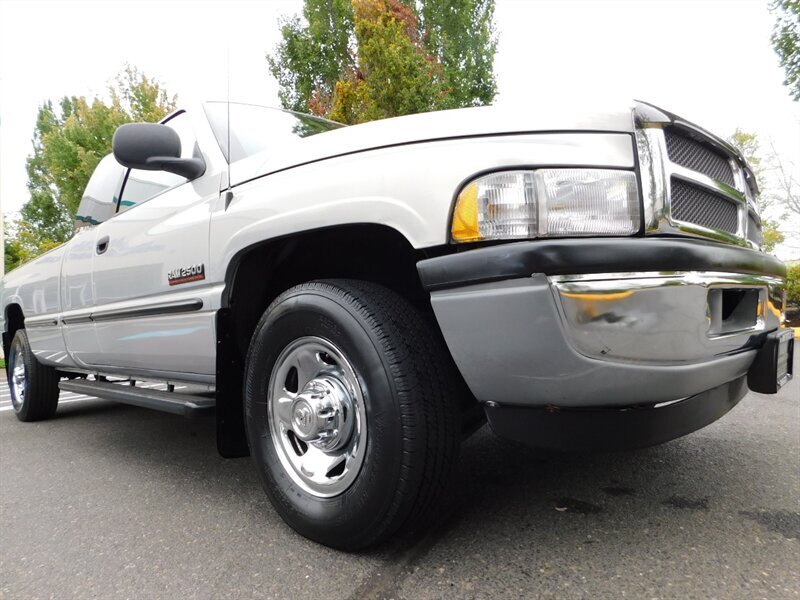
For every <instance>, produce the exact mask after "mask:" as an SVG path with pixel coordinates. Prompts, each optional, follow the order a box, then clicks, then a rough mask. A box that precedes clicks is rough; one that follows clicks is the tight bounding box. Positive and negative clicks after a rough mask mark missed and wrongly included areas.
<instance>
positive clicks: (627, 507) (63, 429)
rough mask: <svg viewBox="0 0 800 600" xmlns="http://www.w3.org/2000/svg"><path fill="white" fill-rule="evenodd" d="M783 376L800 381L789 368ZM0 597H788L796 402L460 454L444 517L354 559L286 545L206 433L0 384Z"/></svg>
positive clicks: (794, 580)
mask: <svg viewBox="0 0 800 600" xmlns="http://www.w3.org/2000/svg"><path fill="white" fill-rule="evenodd" d="M795 372H796V373H797V372H798V365H797V362H796V364H795ZM0 383H1V384H2V385H1V386H0V598H3V599H9V600H11V599H13V600H16V599H18V598H50V597H53V598H62V599H63V598H144V599H161V598H178V597H180V598H250V597H256V598H320V597H322V598H373V597H375V598H440V597H445V598H464V597H476V598H498V597H523V596H524V597H558V598H598V597H605V598H625V597H630V598H711V597H716V598H797V597H800V391H799V389H800V386H799V385H798V381H797V379H795V380H794V381H793V382H791V384H789V385H788V386H786V387H785V388H784V389H783V390H782V391H781V393H780V394H779V395H778V396H761V395H758V394H752V393H751V394H749V395H748V397H746V398H745V399H744V400H743V401H742V402H741V403H740V404H739V405H738V406H737V407H736V408H734V409H733V411H732V412H731V413H729V414H728V415H727V416H726V417H723V419H722V420H721V421H718V422H717V423H715V424H713V425H711V426H710V427H708V428H706V429H704V430H702V431H700V432H697V433H695V434H692V435H690V436H688V437H686V438H683V439H680V440H677V441H674V442H671V443H668V444H665V445H662V446H659V447H655V448H650V449H646V450H640V451H636V452H621V453H612V454H594V455H558V454H547V453H543V452H541V451H536V450H532V449H529V448H526V447H523V446H520V445H517V444H512V443H508V442H505V441H503V440H500V439H498V438H496V437H495V436H494V435H493V434H492V433H491V431H489V430H488V428H486V427H484V428H483V429H482V430H480V431H479V432H478V433H477V434H475V435H474V436H473V437H471V438H470V439H469V440H467V441H466V442H465V444H464V445H463V448H462V455H461V461H460V466H459V472H458V476H457V478H456V481H455V482H454V484H453V485H452V487H451V489H450V491H449V494H448V497H449V502H450V505H451V510H450V512H449V515H450V516H449V518H448V519H447V520H446V521H444V522H442V523H440V524H439V526H438V528H436V529H435V530H433V531H431V532H429V533H427V534H425V535H414V536H408V537H406V538H403V539H400V540H396V541H393V542H391V543H389V544H387V545H385V546H382V547H380V548H376V549H373V550H371V551H367V552H362V553H358V554H346V553H341V552H337V551H334V550H331V549H328V548H325V547H323V546H319V545H317V544H314V543H312V542H309V541H307V540H305V539H303V538H301V537H300V536H298V535H296V534H295V533H294V532H292V531H291V530H290V529H289V528H288V527H286V526H285V525H284V524H283V522H282V521H281V520H280V518H279V517H278V515H277V514H276V513H275V512H274V511H273V510H272V508H271V506H270V504H269V502H268V501H267V498H266V496H265V495H264V493H263V492H262V490H261V487H260V485H259V482H258V480H257V477H256V474H255V471H254V470H253V468H252V467H251V465H250V460H249V459H247V458H243V459H235V460H226V459H223V458H221V457H219V456H218V454H217V451H216V445H215V434H214V420H213V418H211V419H200V420H186V419H183V418H181V417H175V416H171V415H167V414H163V413H158V412H151V411H148V410H145V409H139V408H134V407H129V406H123V405H118V404H114V403H112V402H106V401H101V400H96V399H86V398H82V397H78V396H74V395H70V396H66V397H65V401H64V402H63V403H62V404H61V406H60V407H59V412H58V415H57V417H56V418H55V419H54V420H52V421H45V422H40V423H19V422H17V420H16V418H15V417H14V415H13V411H11V410H10V405H9V401H8V391H7V390H8V388H7V386H6V385H5V381H1V382H0Z"/></svg>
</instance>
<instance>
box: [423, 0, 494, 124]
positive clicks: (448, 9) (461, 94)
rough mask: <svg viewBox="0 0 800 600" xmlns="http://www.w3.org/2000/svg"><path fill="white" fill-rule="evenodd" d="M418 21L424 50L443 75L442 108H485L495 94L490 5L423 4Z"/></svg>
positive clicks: (471, 0)
mask: <svg viewBox="0 0 800 600" xmlns="http://www.w3.org/2000/svg"><path fill="white" fill-rule="evenodd" d="M420 17H421V31H422V34H423V39H424V42H425V47H426V48H427V50H428V52H430V54H431V55H432V56H433V57H434V58H436V60H438V61H439V63H440V64H441V65H442V69H443V71H444V85H445V87H446V88H447V91H448V93H447V94H446V96H445V98H444V101H443V103H442V104H443V106H444V107H445V108H457V107H463V106H482V105H484V104H489V103H490V102H491V101H492V99H493V98H494V96H495V94H496V93H497V84H496V82H495V78H494V55H495V51H496V50H497V40H496V38H495V35H494V25H493V17H494V2H493V1H487V0H425V1H424V2H423V3H422V10H421V14H420Z"/></svg>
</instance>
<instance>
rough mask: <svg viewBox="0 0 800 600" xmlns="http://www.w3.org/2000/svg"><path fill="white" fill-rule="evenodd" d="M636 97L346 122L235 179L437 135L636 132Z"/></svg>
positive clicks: (234, 172)
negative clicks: (613, 101)
mask: <svg viewBox="0 0 800 600" xmlns="http://www.w3.org/2000/svg"><path fill="white" fill-rule="evenodd" d="M634 106H635V103H634V102H633V101H631V102H630V103H628V104H627V105H626V103H624V102H620V103H617V104H615V105H614V106H613V107H609V108H605V107H598V105H597V103H596V102H592V103H589V102H586V103H584V104H583V105H579V104H570V103H564V102H560V103H558V104H548V105H544V104H542V103H537V105H536V106H535V107H534V106H530V105H527V106H524V107H512V106H508V107H505V106H486V107H479V108H462V109H455V110H443V111H437V112H430V113H420V114H416V115H408V116H404V117H395V118H391V119H383V120H380V121H372V122H370V123H364V124H362V125H352V126H350V127H342V128H341V129H337V130H334V131H329V132H326V133H320V134H317V135H314V136H310V137H307V138H304V139H302V140H300V141H299V142H298V143H297V144H296V145H295V146H294V147H292V148H289V149H287V150H286V151H285V152H281V153H275V152H270V151H266V152H262V153H259V154H256V155H254V156H251V157H248V158H246V159H244V160H241V161H238V162H236V163H235V164H233V165H231V184H232V185H236V184H239V183H243V182H246V181H250V180H252V179H255V178H257V177H261V176H263V175H268V174H270V173H274V172H277V171H283V170H285V169H290V168H293V167H297V166H300V165H303V164H306V163H311V162H316V161H319V160H324V159H328V158H334V157H336V156H342V155H346V154H353V153H357V152H364V151H367V150H373V149H377V148H387V147H393V146H404V145H408V144H417V143H422V142H429V141H435V140H444V139H453V138H466V137H476V136H489V135H508V134H517V133H540V132H557V131H603V132H622V133H630V132H632V131H633V118H632V113H631V111H632V109H633V107H634Z"/></svg>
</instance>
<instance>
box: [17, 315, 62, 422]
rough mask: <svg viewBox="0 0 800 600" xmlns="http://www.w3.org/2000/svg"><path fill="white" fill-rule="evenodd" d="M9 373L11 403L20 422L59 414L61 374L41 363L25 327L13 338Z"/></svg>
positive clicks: (39, 419) (38, 419)
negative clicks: (57, 410)
mask: <svg viewBox="0 0 800 600" xmlns="http://www.w3.org/2000/svg"><path fill="white" fill-rule="evenodd" d="M6 373H7V375H8V388H9V391H10V392H11V405H12V406H13V407H14V413H15V414H16V415H17V418H18V419H19V420H20V421H41V420H44V419H49V418H51V417H52V416H53V415H55V414H56V408H58V393H59V390H58V380H59V377H58V374H57V373H56V370H55V369H53V368H52V367H48V366H46V365H43V364H41V363H39V361H38V360H37V359H36V356H35V355H34V354H33V352H32V351H31V347H30V344H29V343H28V334H27V333H26V332H25V330H24V329H19V330H17V332H16V334H15V335H14V339H13V340H12V341H11V348H10V349H9V353H8V364H7V371H6Z"/></svg>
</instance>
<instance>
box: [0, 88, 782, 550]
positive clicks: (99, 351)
mask: <svg viewBox="0 0 800 600" xmlns="http://www.w3.org/2000/svg"><path fill="white" fill-rule="evenodd" d="M229 108H230V110H228V109H229ZM113 150H114V152H113V155H110V156H108V157H106V158H104V159H103V160H102V161H101V162H100V164H99V165H98V167H97V169H96V171H95V173H94V175H93V176H92V178H91V180H90V182H89V184H88V186H87V189H86V192H85V195H84V197H83V201H82V203H81V205H80V209H79V211H78V215H77V217H76V233H75V236H74V237H73V239H72V240H70V241H69V242H67V243H66V244H64V245H63V246H61V247H59V248H56V249H55V250H53V251H51V252H49V253H47V254H45V255H43V256H41V257H39V258H37V259H36V260H34V261H32V262H30V263H28V264H26V265H24V266H23V267H21V268H19V269H17V270H15V271H13V272H11V273H9V274H8V275H7V276H6V277H5V279H4V280H3V285H2V311H1V314H2V319H3V321H2V331H3V346H4V350H5V353H6V356H7V357H8V361H7V363H8V378H9V384H10V388H11V394H12V400H13V405H14V410H15V412H16V415H17V417H18V418H19V419H20V420H21V421H34V420H38V419H45V418H49V417H52V416H53V415H54V414H55V413H56V407H57V404H58V395H59V389H64V390H71V391H76V392H82V393H86V394H90V395H93V396H98V397H101V398H108V399H111V400H117V401H120V402H127V403H131V404H136V405H139V406H147V407H151V408H157V409H161V410H166V411H170V412H173V413H178V414H185V415H195V414H199V413H203V412H211V411H213V412H214V413H215V415H216V420H217V442H218V447H219V450H220V452H221V453H222V454H223V455H224V456H243V455H246V454H248V453H249V454H250V455H251V456H252V459H253V463H254V465H255V467H256V469H257V470H258V473H259V475H260V477H261V480H262V482H263V486H264V489H265V491H266V493H267V494H268V495H269V497H270V499H271V501H272V503H273V505H274V506H275V509H276V510H277V511H278V512H279V513H280V514H281V516H282V517H283V518H284V519H285V520H286V521H287V523H289V525H291V526H292V527H293V528H294V529H296V530H297V531H298V532H300V533H301V534H303V535H305V536H307V537H309V538H312V539H314V540H317V541H319V542H321V543H324V544H328V545H330V546H335V547H339V548H346V549H354V548H360V547H364V546H366V545H369V544H372V543H374V542H376V541H378V540H381V539H385V538H386V537H388V536H390V535H391V534H393V533H394V532H396V531H398V529H399V528H400V527H401V526H405V525H409V526H410V525H411V524H413V523H420V522H421V521H420V518H421V517H422V516H424V515H425V514H426V513H427V512H429V510H430V509H431V507H433V506H435V505H437V503H439V502H441V501H442V498H441V496H442V494H441V492H442V490H443V488H444V486H445V485H446V482H447V480H448V476H449V474H450V473H451V471H452V469H453V465H454V462H455V460H456V456H457V453H458V448H459V444H460V441H461V439H462V437H463V436H465V435H467V434H468V433H469V432H470V431H471V430H474V428H475V427H476V426H477V425H479V424H481V423H482V422H483V419H484V418H487V419H488V421H489V424H490V425H491V427H492V429H493V430H494V431H495V432H497V433H498V434H499V435H501V436H505V437H508V438H511V439H514V440H519V441H523V442H527V443H530V444H533V445H538V446H543V447H550V448H562V449H574V448H578V449H591V448H626V447H639V446H646V445H649V444H656V443H660V442H664V441H666V440H670V439H673V438H675V437H678V436H682V435H685V434H688V433H690V432H692V431H694V430H696V429H698V428H700V427H703V426H705V425H707V424H709V423H711V422H713V421H714V420H716V419H717V418H719V417H721V416H722V415H724V414H725V413H726V412H727V411H729V410H730V409H731V408H732V407H733V406H735V405H736V403H737V402H738V401H739V400H740V399H741V398H742V397H743V396H744V394H745V393H746V392H747V390H748V387H749V388H750V389H752V390H756V391H759V392H765V393H770V392H775V391H776V390H777V388H778V387H779V386H780V385H782V384H783V383H784V382H785V381H786V380H788V378H789V377H791V368H792V361H791V354H792V351H793V339H792V336H791V331H790V330H787V329H784V328H782V327H781V324H782V319H783V310H784V285H785V276H786V271H785V267H784V265H783V264H781V263H780V262H779V261H778V260H776V259H775V258H773V257H771V256H769V255H767V254H765V253H763V252H762V251H761V249H760V246H761V225H760V217H759V214H758V210H757V205H756V195H757V193H758V190H757V187H756V182H755V179H754V176H753V173H752V171H751V170H750V168H749V167H748V166H747V164H746V163H745V161H744V160H743V158H742V156H741V155H740V154H739V152H737V151H736V150H735V149H734V148H732V147H731V146H729V145H728V144H727V143H725V142H724V141H723V140H721V139H719V138H718V137H716V136H714V135H712V134H710V133H708V132H707V131H705V130H703V129H701V128H700V127H697V126H696V125H694V124H692V123H689V122H687V121H685V120H683V119H681V118H679V117H677V116H675V115H672V114H670V113H668V112H666V111H663V110H661V109H658V108H656V107H654V106H652V105H649V104H645V103H641V102H637V103H631V104H630V105H627V106H621V107H619V108H618V109H615V110H611V111H607V112H598V111H595V110H591V107H590V110H584V111H579V110H576V109H575V108H574V107H571V106H569V107H561V108H560V109H556V110H550V111H544V110H538V111H534V110H528V111H526V112H525V113H524V114H516V113H512V112H509V111H505V112H503V111H499V110H497V109H493V108H479V109H466V110H456V111H445V112H440V113H432V114H422V115H415V116H408V117H402V118H397V119H388V120H385V121H380V122H374V123H369V124H365V125H358V126H354V127H342V126H340V125H339V124H336V123H332V122H329V121H325V120H322V119H318V118H314V117H310V116H307V115H301V114H295V113H291V112H285V111H279V110H274V109H267V108H263V107H258V106H252V105H243V104H230V107H228V105H227V104H222V103H213V102H212V103H206V104H203V105H199V106H195V107H193V108H188V109H186V110H180V111H177V112H175V113H174V114H172V115H170V116H169V117H167V118H166V119H165V120H164V121H163V122H162V123H160V124H143V123H137V124H128V125H123V126H122V127H120V128H119V130H118V131H117V132H116V135H115V137H114V144H113ZM144 381H148V382H153V381H155V382H162V383H166V384H167V385H168V387H167V390H168V391H155V390H153V389H151V388H145V387H142V386H141V385H139V384H140V383H141V382H144ZM177 383H180V384H195V385H196V386H200V387H196V388H194V389H199V390H200V392H195V393H186V392H185V391H184V392H181V391H175V390H174V387H175V384H177ZM151 387H152V386H151ZM179 387H183V386H179ZM203 390H205V391H206V393H201V392H202V391H203Z"/></svg>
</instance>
